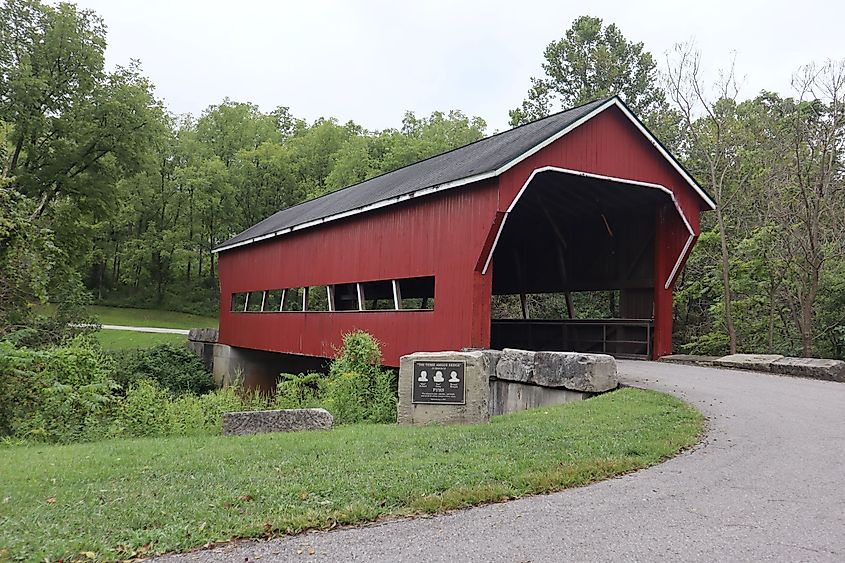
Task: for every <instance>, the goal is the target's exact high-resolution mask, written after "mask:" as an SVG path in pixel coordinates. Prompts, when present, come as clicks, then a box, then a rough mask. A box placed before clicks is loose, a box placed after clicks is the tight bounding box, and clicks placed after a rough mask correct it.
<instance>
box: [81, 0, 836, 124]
mask: <svg viewBox="0 0 845 563" xmlns="http://www.w3.org/2000/svg"><path fill="white" fill-rule="evenodd" d="M77 4H78V5H79V6H81V7H85V8H92V9H94V10H95V11H96V12H98V13H99V14H100V15H101V16H102V17H103V18H104V20H105V23H106V25H107V26H108V43H109V46H108V51H107V64H108V65H109V66H110V67H111V66H113V65H115V64H125V63H127V62H128V61H129V59H130V58H135V59H140V60H141V63H142V66H143V69H144V72H145V74H146V75H147V76H149V77H150V79H151V80H152V81H153V83H154V84H155V85H156V92H157V95H158V96H159V97H161V98H163V99H164V100H165V103H166V104H167V106H168V108H169V109H170V110H171V111H173V112H176V113H184V112H190V113H193V114H199V113H201V112H202V110H203V109H204V108H206V107H207V106H208V105H210V104H215V103H219V102H220V101H221V100H222V99H223V98H224V97H227V96H228V97H229V98H232V99H234V100H237V101H249V102H253V103H256V104H258V105H259V106H260V107H261V108H262V109H263V110H265V111H269V110H272V109H273V108H275V107H276V106H280V105H283V106H289V107H290V108H291V111H292V112H293V114H294V115H296V116H297V117H302V118H305V119H308V120H309V121H311V120H313V119H315V118H317V117H320V116H325V117H329V116H333V117H337V118H338V119H340V120H341V121H346V120H350V119H352V120H354V121H356V122H357V123H359V124H361V125H363V126H364V127H366V128H368V129H382V128H386V127H397V126H398V125H400V122H401V118H402V115H403V113H404V111H405V110H413V111H415V112H417V113H418V114H428V113H430V112H431V111H433V110H449V109H460V110H462V111H464V112H465V113H467V114H469V115H477V116H480V117H483V118H484V119H485V120H486V121H487V123H488V133H492V132H493V131H494V130H497V129H499V130H501V129H504V128H507V121H508V110H509V109H511V108H513V107H516V106H518V105H519V104H520V102H521V101H522V99H523V98H524V97H525V93H526V91H527V89H528V86H529V78H530V77H531V76H533V75H538V74H539V72H540V64H541V62H542V53H543V49H544V48H545V46H546V45H547V44H548V43H549V42H551V41H553V40H556V39H559V38H561V37H562V36H563V34H564V32H565V31H566V29H568V28H569V26H570V25H571V24H572V21H573V20H574V19H575V18H576V17H578V16H580V15H592V16H598V17H601V18H602V19H603V20H604V22H605V23H606V24H608V23H616V25H617V26H619V28H620V29H621V30H622V33H623V34H624V35H625V37H626V38H628V39H629V40H632V41H642V42H643V43H645V48H646V49H647V50H649V51H651V53H652V54H653V55H654V56H655V58H656V59H657V60H658V62H659V63H660V65H661V66H662V65H663V64H664V62H665V53H666V51H667V50H668V49H670V48H671V47H672V45H673V44H674V43H677V42H680V41H688V40H690V39H694V40H695V42H696V44H697V45H698V47H699V49H700V50H701V51H702V55H703V59H704V63H705V66H706V68H707V70H708V72H709V73H710V76H711V77H713V78H715V76H716V70H717V69H718V68H719V67H724V66H726V65H728V64H729V62H730V60H731V56H732V55H731V53H732V52H733V51H735V52H736V56H737V59H736V60H737V71H738V74H739V76H740V77H741V78H743V82H742V86H743V88H742V95H743V97H751V96H753V95H754V94H755V93H756V92H758V91H759V90H760V89H763V88H766V89H769V90H776V91H779V92H781V93H789V91H790V90H789V89H790V86H789V81H790V76H791V74H792V73H793V72H794V71H795V70H796V69H797V67H798V66H800V65H802V64H805V63H808V62H811V61H818V62H822V61H824V60H825V59H828V58H834V59H841V58H845V39H844V38H843V35H842V22H843V21H845V3H843V2H839V1H836V0H828V1H826V2H825V1H817V0H802V1H800V2H795V1H794V0H789V1H781V0H770V1H759V2H758V1H755V2H750V1H745V0H733V1H727V2H723V1H713V0H709V1H708V0H705V1H697V2H691V1H683V0H674V1H659V2H642V1H641V2H634V1H631V0H627V1H602V0H593V1H592V2H577V3H576V2H567V1H565V0H556V1H531V0H510V1H509V2H499V1H494V0H481V1H467V2H459V1H458V0H453V1H451V2H448V1H445V2H425V1H420V2H401V1H357V2H352V1H348V2H341V1H339V0H338V1H333V2H329V1H317V0H303V1H299V2H281V1H277V2H272V1H266V2H257V1H249V0H241V1H232V0H228V1H223V2H217V1H211V0H204V1H187V0H167V1H164V0H144V1H129V0H79V1H78V2H77Z"/></svg>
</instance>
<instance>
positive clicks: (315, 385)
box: [273, 373, 326, 409]
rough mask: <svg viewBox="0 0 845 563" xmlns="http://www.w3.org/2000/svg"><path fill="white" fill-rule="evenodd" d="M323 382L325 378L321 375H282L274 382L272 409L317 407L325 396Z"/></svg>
mask: <svg viewBox="0 0 845 563" xmlns="http://www.w3.org/2000/svg"><path fill="white" fill-rule="evenodd" d="M325 382H326V376H324V375H323V374H321V373H309V374H307V375H304V374H301V373H300V374H298V375H292V374H290V373H283V374H281V375H280V376H279V380H278V381H277V382H276V396H275V398H274V400H273V408H277V409H304V408H308V407H316V406H319V405H320V403H321V401H322V400H323V396H324V394H325Z"/></svg>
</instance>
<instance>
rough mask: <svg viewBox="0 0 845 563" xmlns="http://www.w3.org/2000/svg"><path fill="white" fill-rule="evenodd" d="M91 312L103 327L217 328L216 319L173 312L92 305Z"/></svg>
mask: <svg viewBox="0 0 845 563" xmlns="http://www.w3.org/2000/svg"><path fill="white" fill-rule="evenodd" d="M90 310H91V312H92V313H93V314H94V315H96V317H97V319H98V320H99V321H100V322H101V323H102V324H105V325H127V326H155V327H159V328H206V327H214V328H216V327H217V319H216V318H214V317H203V316H200V315H191V314H188V313H176V312H174V311H158V310H156V309H128V308H123V307H104V306H102V305H92V306H91V307H90Z"/></svg>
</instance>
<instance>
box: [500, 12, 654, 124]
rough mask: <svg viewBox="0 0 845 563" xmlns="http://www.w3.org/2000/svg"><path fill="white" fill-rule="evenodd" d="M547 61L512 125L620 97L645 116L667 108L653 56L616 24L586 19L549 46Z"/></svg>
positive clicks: (512, 114)
mask: <svg viewBox="0 0 845 563" xmlns="http://www.w3.org/2000/svg"><path fill="white" fill-rule="evenodd" d="M543 57H544V59H545V60H544V62H543V72H544V73H545V74H544V76H543V77H542V78H532V79H531V88H530V89H529V90H528V97H527V98H526V99H525V101H523V102H522V106H521V107H519V108H517V109H514V110H511V111H510V117H511V125H521V124H523V123H527V122H529V121H532V120H534V119H539V118H541V117H545V116H546V115H549V114H550V113H553V112H554V111H559V110H558V109H557V108H561V109H563V108H570V107H574V106H577V105H581V104H584V103H586V102H589V101H592V100H596V99H599V98H606V97H608V96H611V95H614V94H619V95H621V96H622V97H623V98H624V99H625V101H626V103H627V104H628V105H629V106H631V108H632V109H633V110H634V111H635V112H637V113H638V114H640V115H641V116H648V115H650V114H651V113H653V112H655V111H658V110H660V109H661V108H664V101H665V96H664V94H663V91H662V90H661V89H660V87H659V86H658V85H657V64H656V63H655V62H654V59H653V57H652V56H651V53H649V52H648V51H645V50H644V48H643V44H642V43H633V42H631V41H628V40H627V39H625V37H624V36H623V35H622V32H621V31H620V30H619V28H617V27H616V25H615V24H610V25H607V26H605V25H604V23H603V22H602V20H601V19H600V18H595V17H590V16H581V17H580V18H578V19H576V20H575V21H574V22H573V23H572V26H571V27H570V28H569V29H568V30H567V31H566V33H565V35H564V37H563V38H562V39H560V40H558V41H553V42H551V43H549V45H548V46H547V47H546V50H545V52H544V53H543ZM664 109H665V108H664Z"/></svg>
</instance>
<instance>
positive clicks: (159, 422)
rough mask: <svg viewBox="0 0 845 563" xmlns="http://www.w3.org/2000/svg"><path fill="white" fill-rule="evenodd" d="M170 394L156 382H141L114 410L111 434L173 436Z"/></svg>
mask: <svg viewBox="0 0 845 563" xmlns="http://www.w3.org/2000/svg"><path fill="white" fill-rule="evenodd" d="M170 402H171V394H170V393H169V392H168V391H166V390H164V389H162V388H161V387H159V386H158V385H157V384H156V383H155V382H154V381H151V380H145V379H142V380H140V381H137V382H136V383H134V384H133V385H132V386H131V387H130V388H129V389H127V391H126V396H125V397H123V398H122V399H121V401H120V404H119V405H118V408H117V409H115V413H114V417H113V421H112V431H111V432H112V434H113V435H117V436H135V437H138V436H165V435H169V434H170V420H169V418H170V411H169V409H168V407H169V406H170Z"/></svg>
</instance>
